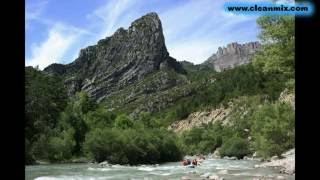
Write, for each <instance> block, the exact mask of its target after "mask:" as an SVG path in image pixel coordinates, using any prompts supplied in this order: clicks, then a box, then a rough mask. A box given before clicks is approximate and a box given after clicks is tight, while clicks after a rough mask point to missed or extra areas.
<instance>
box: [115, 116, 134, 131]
mask: <svg viewBox="0 0 320 180" xmlns="http://www.w3.org/2000/svg"><path fill="white" fill-rule="evenodd" d="M132 126H133V122H132V120H131V119H130V118H129V117H128V116H126V115H125V114H121V115H119V116H117V118H116V119H115V122H114V127H116V128H118V129H128V128H131V127H132Z"/></svg>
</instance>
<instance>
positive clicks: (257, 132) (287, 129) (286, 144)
mask: <svg viewBox="0 0 320 180" xmlns="http://www.w3.org/2000/svg"><path fill="white" fill-rule="evenodd" d="M252 118H253V122H254V124H253V137H254V146H255V149H256V150H257V151H258V153H259V154H260V155H261V156H263V157H264V158H268V157H271V156H274V155H278V156H280V155H281V154H282V153H283V152H284V151H286V150H288V149H290V148H293V147H294V143H295V142H294V137H295V131H294V128H295V120H294V111H293V109H292V107H291V106H290V105H288V104H284V103H281V102H277V103H273V104H265V105H263V106H262V107H261V108H259V109H258V110H257V111H256V112H255V113H254V114H253V116H252Z"/></svg>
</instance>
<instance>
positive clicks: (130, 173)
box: [25, 159, 295, 180]
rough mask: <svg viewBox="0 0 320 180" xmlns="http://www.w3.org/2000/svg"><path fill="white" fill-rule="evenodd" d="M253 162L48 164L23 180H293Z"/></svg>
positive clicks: (27, 170)
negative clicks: (262, 178) (184, 179)
mask: <svg viewBox="0 0 320 180" xmlns="http://www.w3.org/2000/svg"><path fill="white" fill-rule="evenodd" d="M259 163H260V162H257V161H250V160H226V159H208V160H204V161H203V162H202V163H201V165H199V166H198V167H196V168H187V167H183V166H181V165H180V163H179V162H171V163H164V164H160V165H139V166H121V165H112V166H110V167H100V166H99V165H97V164H85V163H77V164H50V165H33V166H26V167H25V175H26V180H63V179H66V180H104V179H112V180H118V179H119V180H122V179H128V180H140V179H141V180H158V179H159V180H160V179H166V180H167V179H168V180H169V179H170V180H171V179H172V180H175V179H177V180H178V179H181V178H182V177H186V176H187V177H189V178H191V179H205V178H204V177H205V176H208V175H209V174H210V175H212V174H217V175H218V176H219V177H224V179H226V180H228V179H230V180H231V179H237V180H242V179H253V178H255V177H258V176H265V177H269V178H268V179H276V177H277V176H282V177H283V178H284V179H289V180H291V179H295V177H294V176H289V175H284V174H280V173H278V172H279V169H273V168H254V165H255V164H259Z"/></svg>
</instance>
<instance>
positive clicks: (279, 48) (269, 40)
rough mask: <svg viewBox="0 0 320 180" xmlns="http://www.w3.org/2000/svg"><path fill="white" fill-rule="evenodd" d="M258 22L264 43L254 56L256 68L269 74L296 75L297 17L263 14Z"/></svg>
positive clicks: (260, 36)
mask: <svg viewBox="0 0 320 180" xmlns="http://www.w3.org/2000/svg"><path fill="white" fill-rule="evenodd" d="M257 23H258V24H259V26H260V28H261V33H260V35H259V38H260V39H261V41H262V43H263V45H262V49H261V51H259V53H257V54H256V55H255V56H254V58H253V64H254V66H255V67H256V68H258V69H260V70H261V71H262V72H264V73H267V74H282V75H284V76H286V77H289V78H291V77H294V68H295V65H294V56H295V18H294V16H263V17H260V18H258V20H257Z"/></svg>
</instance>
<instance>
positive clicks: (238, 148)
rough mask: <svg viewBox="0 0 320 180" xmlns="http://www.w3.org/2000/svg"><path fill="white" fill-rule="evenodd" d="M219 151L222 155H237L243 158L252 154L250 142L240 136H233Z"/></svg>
mask: <svg viewBox="0 0 320 180" xmlns="http://www.w3.org/2000/svg"><path fill="white" fill-rule="evenodd" d="M219 152H220V154H221V156H235V157H237V158H240V159H241V158H243V157H244V156H246V155H248V154H250V150H249V143H248V142H247V141H246V140H245V139H242V138H240V137H232V138H231V139H229V140H228V141H226V142H225V143H224V144H223V145H222V146H221V149H220V151H219Z"/></svg>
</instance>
